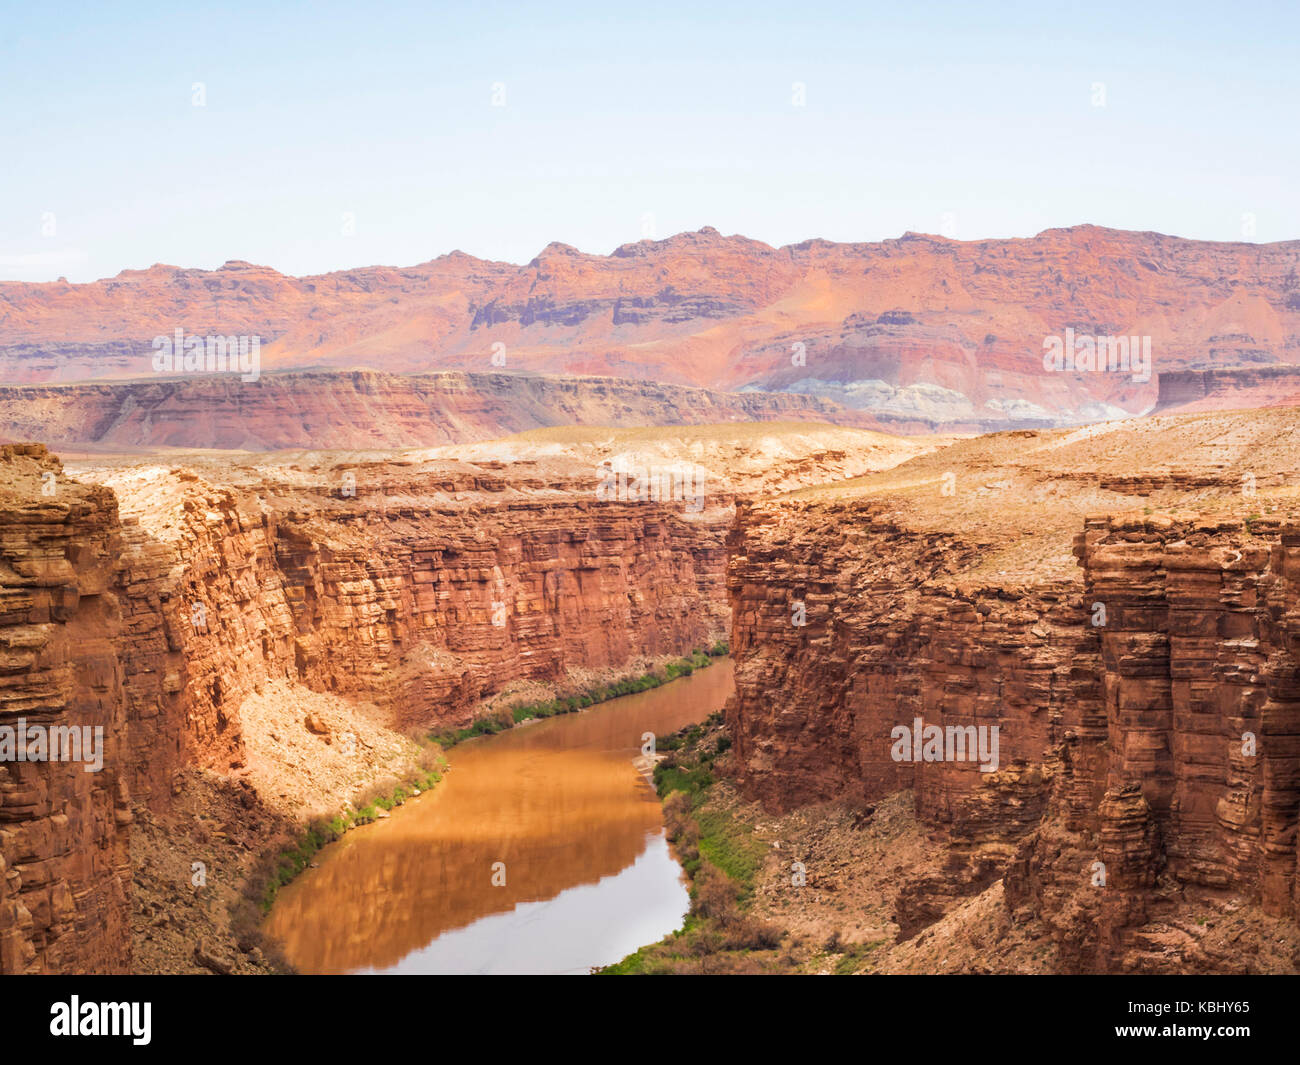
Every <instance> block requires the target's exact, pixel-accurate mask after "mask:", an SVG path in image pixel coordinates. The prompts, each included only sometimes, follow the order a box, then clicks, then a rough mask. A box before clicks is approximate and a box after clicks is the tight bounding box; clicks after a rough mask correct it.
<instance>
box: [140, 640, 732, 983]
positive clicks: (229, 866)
mask: <svg viewBox="0 0 1300 1065" xmlns="http://www.w3.org/2000/svg"><path fill="white" fill-rule="evenodd" d="M715 646H716V645H715ZM723 646H724V647H725V645H723ZM692 657H693V656H692ZM682 661H683V660H682V659H680V658H679V657H678V656H663V657H661V658H658V659H638V660H635V661H634V662H632V663H629V667H628V668H625V669H624V670H603V671H599V672H597V671H574V672H573V673H572V674H571V675H570V676H569V677H568V678H566V679H565V680H564V681H561V682H559V683H557V684H554V685H540V684H537V683H531V682H530V683H529V684H528V685H521V686H519V687H517V688H515V689H514V690H511V689H510V688H508V689H507V690H506V691H505V692H503V693H499V694H498V695H497V696H495V697H493V699H491V700H485V702H484V703H483V704H482V706H481V713H482V714H483V715H498V716H497V718H496V720H499V714H500V711H501V709H502V705H503V702H504V705H505V706H506V707H507V708H509V712H510V716H511V725H512V726H513V724H515V721H514V720H513V718H514V715H515V713H516V712H519V711H521V710H522V711H523V712H520V713H519V718H520V721H521V722H522V721H527V720H533V719H534V718H538V717H543V716H550V715H551V714H554V713H557V712H569V711H568V706H567V703H566V702H565V701H566V700H569V699H572V698H575V697H578V696H580V695H590V692H591V690H592V689H601V688H605V689H608V690H609V692H610V694H609V696H608V697H609V698H614V697H616V696H617V695H618V694H623V693H624V691H623V689H625V688H626V689H627V690H644V688H639V687H635V685H639V684H640V685H644V686H645V687H653V686H655V685H656V684H657V683H665V682H666V680H667V679H668V678H669V677H670V676H676V675H681V666H680V663H681V662H682ZM709 661H710V662H712V661H714V659H713V658H709ZM691 668H692V669H694V668H699V666H698V665H692V667H691ZM648 674H649V675H651V676H652V677H654V678H661V679H656V680H653V681H650V682H648V681H646V679H645V678H646V677H647V675H648ZM294 694H295V697H294V698H293V699H289V698H286V697H284V696H283V693H281V692H280V691H279V690H278V688H276V687H275V686H269V687H267V688H266V689H265V690H264V691H262V692H259V693H258V694H257V701H256V705H253V706H246V707H244V708H241V709H243V710H246V711H247V712H248V715H249V720H250V721H256V722H257V724H256V734H255V735H250V736H249V742H250V746H252V747H253V748H254V749H253V753H252V756H251V757H250V759H249V764H248V765H247V766H246V767H244V768H243V769H242V770H241V771H239V772H238V773H236V774H231V775H223V774H219V773H213V772H209V771H204V770H187V771H184V772H182V773H178V774H176V778H175V780H174V781H173V788H172V790H173V798H172V808H171V810H170V811H168V812H167V813H165V814H155V813H153V812H151V811H150V810H148V809H147V808H146V807H144V806H143V805H142V804H137V806H136V807H135V809H134V811H133V815H134V817H135V824H134V826H133V831H132V836H131V864H132V876H133V884H132V892H131V895H132V903H133V913H132V949H133V956H134V960H133V964H132V970H133V971H134V972H138V973H201V972H218V973H226V972H230V973H243V974H254V973H274V972H284V971H288V967H287V965H286V964H285V963H284V961H283V959H281V958H280V957H279V951H278V949H277V947H276V945H275V944H274V942H271V941H270V940H269V939H268V938H267V937H266V936H265V935H264V934H263V932H262V928H261V925H262V921H263V918H264V916H265V914H266V912H267V911H268V910H269V908H270V905H271V904H272V903H273V902H274V899H275V897H276V895H277V894H278V892H279V890H280V888H281V887H283V886H284V885H285V884H288V883H290V882H291V881H292V880H293V879H295V878H296V877H297V876H298V875H300V874H301V872H302V871H303V870H304V869H306V868H309V867H310V865H311V864H312V859H313V858H314V857H315V855H316V854H317V852H318V851H319V850H320V849H321V848H323V847H324V846H326V845H328V844H329V843H330V842H333V841H334V840H336V839H338V838H340V837H341V836H342V835H344V834H345V833H346V832H347V831H349V830H350V829H352V828H354V827H356V826H357V825H359V824H367V823H370V822H371V821H374V820H382V819H383V818H384V817H386V816H387V815H388V811H389V810H391V809H394V808H395V807H397V806H399V805H401V804H403V803H404V802H406V801H407V800H408V799H410V798H412V797H414V796H415V795H416V794H418V793H424V792H427V791H428V790H429V789H430V788H431V787H436V786H437V784H438V782H439V780H440V779H441V774H442V772H443V771H444V768H445V761H444V760H443V758H442V753H443V750H444V749H445V748H444V747H443V746H442V745H440V744H437V743H434V742H431V741H430V740H429V738H428V737H427V736H421V737H420V738H419V739H418V740H416V739H412V738H409V737H406V736H403V735H401V734H400V733H396V732H392V731H390V730H386V729H384V728H383V727H382V726H379V725H378V724H377V723H376V716H375V715H373V714H371V713H370V712H369V708H368V707H359V706H357V705H355V704H348V703H347V702H346V701H345V700H339V699H336V698H334V697H331V696H327V695H319V696H317V695H313V696H312V702H311V705H310V706H307V705H305V704H302V701H301V693H294ZM560 707H563V709H561V708H560ZM577 709H582V706H581V705H579V706H578V707H577ZM502 727H504V726H503V725H496V726H494V727H492V728H491V729H490V731H500V729H501V728H502ZM486 731H489V730H488V729H481V730H480V731H479V732H478V733H476V734H479V735H481V734H484V732H486ZM454 742H459V740H453V741H452V742H451V743H449V744H448V745H449V746H450V745H454Z"/></svg>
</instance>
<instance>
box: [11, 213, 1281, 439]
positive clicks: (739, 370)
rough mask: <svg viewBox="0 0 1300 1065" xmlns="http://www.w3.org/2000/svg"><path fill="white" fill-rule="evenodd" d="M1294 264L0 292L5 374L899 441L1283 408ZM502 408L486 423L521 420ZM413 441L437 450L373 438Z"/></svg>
mask: <svg viewBox="0 0 1300 1065" xmlns="http://www.w3.org/2000/svg"><path fill="white" fill-rule="evenodd" d="M1298 266H1300V245H1298V244H1296V243H1295V242H1291V243H1278V244H1259V245H1257V244H1217V243H1211V242H1205V241H1189V240H1181V239H1178V238H1175V237H1167V236H1162V235H1160V234H1155V233H1130V232H1123V231H1116V230H1108V229H1102V228H1098V227H1095V226H1079V227H1075V228H1072V229H1063V230H1049V231H1046V232H1044V233H1041V234H1039V235H1038V236H1036V237H1033V238H1031V239H1025V240H988V241H971V242H958V241H951V240H945V239H942V238H938V237H929V236H920V235H916V234H907V235H905V236H904V237H902V238H901V239H899V240H889V241H883V242H880V243H876V244H834V243H831V242H828V241H821V240H811V241H806V242H804V243H802V244H796V245H790V246H787V247H782V248H772V247H770V246H768V245H766V244H762V243H761V242H758V241H753V240H748V239H746V238H744V237H739V236H733V237H724V236H722V235H721V234H719V233H717V232H716V231H715V230H712V229H707V228H706V229H703V230H700V231H699V232H697V233H684V234H679V235H678V236H675V237H672V238H670V239H667V240H663V241H642V242H640V243H637V244H631V245H625V246H624V247H621V248H619V249H617V250H616V251H615V252H614V253H613V254H612V255H608V256H602V255H588V254H584V253H582V252H579V251H577V250H576V249H574V248H571V247H568V246H567V245H563V244H551V245H548V246H547V247H546V248H545V249H543V251H542V252H541V253H540V254H539V255H538V256H537V258H535V259H534V260H532V261H531V262H529V263H527V264H525V265H523V266H514V265H510V264H506V263H492V262H484V261H481V260H477V259H474V258H472V257H471V256H467V255H463V254H460V253H454V254H452V255H448V256H443V257H442V258H439V259H436V260H433V261H432V262H429V263H425V264H422V265H420V266H415V267H411V268H409V269H392V268H387V267H370V268H366V269H360V270H352V271H344V272H340V273H336V274H328V275H323V276H319V277H304V278H293V277H286V276H284V275H282V274H278V273H276V272H275V271H274V270H270V269H268V268H266V267H258V266H252V265H250V264H248V263H227V264H226V266H224V267H222V268H221V269H219V270H215V271H203V270H184V269H180V268H177V267H171V266H153V267H151V268H150V269H148V270H139V271H124V272H123V273H122V274H119V275H118V276H117V277H115V278H111V279H106V280H103V281H97V282H94V283H92V284H85V285H68V284H65V283H51V284H18V283H2V284H0V379H3V381H4V382H5V383H6V384H11V385H18V384H36V383H53V382H67V381H84V380H91V379H102V378H154V377H155V376H156V375H155V374H154V370H153V367H152V358H153V348H152V341H153V338H154V337H156V336H161V335H170V334H171V333H172V332H173V330H175V329H177V328H180V329H183V330H185V331H186V332H188V333H190V334H194V335H201V336H202V335H206V334H216V335H221V336H234V335H241V336H259V337H261V340H262V370H263V371H265V372H270V371H277V370H294V369H297V370H301V369H308V368H332V369H352V368H356V367H365V368H368V369H371V370H374V371H383V372H388V373H427V372H429V371H437V370H447V369H456V370H464V371H473V372H490V371H492V370H493V369H494V368H500V369H504V370H506V371H508V372H511V373H515V372H524V373H538V374H546V375H599V376H609V377H617V378H625V379H633V380H642V381H656V382H660V383H663V384H672V385H691V386H697V387H705V388H711V389H718V390H724V391H742V390H743V391H747V390H759V391H774V390H784V391H791V392H798V393H805V394H808V395H813V396H818V397H822V398H824V399H827V400H830V401H834V402H836V403H838V404H841V405H843V406H847V407H849V408H852V409H855V410H859V411H863V412H866V413H868V414H870V415H872V416H874V417H876V418H878V419H880V420H881V422H882V423H883V424H887V425H888V426H892V427H898V428H900V429H903V430H906V431H915V430H922V431H925V430H934V429H937V428H941V427H944V428H947V429H950V430H981V429H983V430H990V429H998V428H1005V427H1009V426H1027V425H1047V424H1060V423H1062V422H1069V423H1077V422H1084V421H1095V420H1098V419H1099V418H1103V417H1111V416H1117V415H1120V414H1123V413H1140V412H1142V411H1145V410H1148V409H1150V408H1151V407H1152V405H1153V404H1154V403H1155V402H1156V399H1157V389H1158V385H1157V379H1158V376H1159V375H1163V374H1168V373H1175V374H1177V373H1183V372H1186V371H1206V370H1213V371H1215V372H1216V373H1217V374H1218V375H1220V377H1219V378H1218V379H1216V388H1217V391H1216V392H1215V393H1214V395H1215V396H1219V397H1220V398H1217V399H1211V400H1210V402H1211V403H1212V404H1214V405H1215V406H1218V407H1226V406H1243V405H1245V406H1251V405H1263V404H1270V403H1278V402H1285V401H1286V397H1279V396H1278V395H1277V394H1276V393H1275V390H1274V389H1273V388H1272V387H1271V386H1270V385H1269V384H1268V383H1267V382H1264V381H1261V380H1260V379H1259V378H1258V376H1257V375H1258V373H1259V371H1260V370H1261V369H1267V368H1268V367H1270V366H1275V365H1282V366H1296V365H1297V364H1300V280H1298V278H1300V273H1298V271H1297V267H1298ZM1067 329H1072V330H1074V331H1075V332H1076V333H1078V334H1080V335H1088V336H1096V337H1103V336H1146V337H1150V339H1151V352H1152V369H1153V372H1154V374H1155V375H1157V376H1156V377H1153V378H1152V379H1150V380H1147V381H1141V380H1137V381H1135V380H1134V379H1133V377H1132V376H1131V375H1130V374H1127V373H1113V372H1106V373H1097V372H1078V373H1074V372H1047V371H1045V370H1044V366H1043V353H1044V347H1043V344H1044V340H1045V338H1048V337H1052V336H1060V335H1062V334H1064V332H1065V331H1066V330H1067ZM494 360H495V361H494ZM256 387H257V384H256V383H254V384H252V385H250V386H249V390H251V389H253V388H256ZM476 387H477V386H476ZM249 390H244V391H245V392H247V393H248V394H251V392H250V391H249ZM1178 391H1179V390H1177V389H1175V390H1174V392H1171V393H1169V394H1170V395H1171V396H1172V395H1174V394H1175V393H1177V392H1178ZM491 393H492V390H491V389H490V388H489V389H486V398H487V399H490V398H491ZM1291 394H1292V395H1293V394H1294V391H1292V393H1291ZM200 398H202V397H201V395H200ZM182 402H186V401H185V400H182ZM406 405H409V401H404V402H403V401H399V402H398V408H399V409H405V406H406ZM511 417H512V418H514V419H515V420H514V421H513V422H501V423H499V426H498V429H497V430H496V433H493V434H490V435H498V434H499V433H500V432H505V431H511V430H513V429H519V428H525V427H527V425H528V424H530V423H527V422H521V421H520V420H519V419H520V418H521V417H523V414H522V413H521V411H520V410H516V411H514V412H513V414H512V415H511ZM564 420H566V419H557V421H564ZM568 420H573V419H568ZM639 420H640V421H641V422H642V423H644V422H646V421H649V420H652V419H650V418H644V417H643V418H641V419H639ZM714 420H716V419H714ZM531 424H539V423H531ZM541 424H545V422H544V421H543V422H542V423H541ZM258 431H259V430H249V431H247V432H246V434H245V435H246V436H247V437H249V439H251V438H252V437H253V436H255V435H256V433H257V432H258ZM10 435H11V436H12V435H16V434H12V433H11V434H10ZM152 442H154V443H158V442H161V441H158V440H154V441H152ZM294 442H295V443H296V441H294ZM412 442H419V443H431V442H434V441H433V440H431V439H429V438H427V437H424V438H420V439H419V440H418V441H412V440H408V439H401V440H398V439H394V440H389V441H387V443H388V444H389V445H395V444H402V443H412ZM189 443H192V444H193V445H195V446H240V447H244V446H256V445H254V444H251V443H250V442H249V440H247V439H246V440H244V441H243V442H238V443H236V444H234V445H224V444H220V443H217V442H216V441H215V440H213V441H207V442H203V441H189ZM265 446H285V442H282V443H281V444H280V445H276V444H268V445H265ZM335 446H352V445H351V444H350V443H347V442H340V443H338V444H336V445H335Z"/></svg>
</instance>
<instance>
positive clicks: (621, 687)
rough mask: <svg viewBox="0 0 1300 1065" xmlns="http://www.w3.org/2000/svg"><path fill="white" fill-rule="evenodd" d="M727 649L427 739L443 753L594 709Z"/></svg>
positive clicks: (721, 644) (699, 652)
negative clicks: (473, 741)
mask: <svg viewBox="0 0 1300 1065" xmlns="http://www.w3.org/2000/svg"><path fill="white" fill-rule="evenodd" d="M728 650H729V648H728V646H727V641H726V640H719V641H718V642H717V643H715V644H714V645H713V646H712V647H708V648H704V647H697V648H696V649H695V650H694V651H692V652H691V653H690V655H688V656H686V657H684V658H680V659H678V660H677V661H676V662H669V663H668V664H667V665H666V666H664V667H663V669H662V670H651V671H650V672H649V673H643V674H642V675H641V676H639V677H625V678H623V679H622V680H619V681H615V682H614V683H612V684H602V685H599V686H597V687H595V688H588V689H587V690H586V691H584V692H582V693H580V694H578V695H570V696H567V697H565V698H562V699H552V700H550V701H548V702H543V703H521V704H518V705H515V706H510V707H506V708H505V709H504V710H499V711H497V712H496V713H495V714H489V715H488V716H487V717H481V718H479V719H478V720H477V721H475V722H474V724H472V725H470V726H469V727H468V728H462V729H444V730H443V731H441V732H431V733H430V734H429V739H430V740H432V741H433V742H434V743H436V744H438V745H439V746H440V747H442V748H443V749H444V750H445V749H447V748H448V747H454V746H455V745H456V744H458V743H461V742H463V741H465V740H469V739H473V738H474V737H475V736H492V735H495V734H496V733H498V732H504V731H505V730H506V729H510V728H514V727H515V726H516V725H518V724H522V723H523V722H525V721H532V720H535V719H539V718H545V717H554V716H556V715H557V714H574V713H577V712H578V711H579V710H585V709H586V708H587V707H589V706H595V705H596V704H597V703H604V702H608V701H609V700H610V699H617V698H619V697H620V696H623V695H634V694H636V693H637V692H644V691H649V690H650V689H651V688H658V687H659V686H660V685H662V684H667V683H668V682H669V681H673V680H676V679H677V678H678V677H689V676H690V675H691V674H692V673H694V672H695V671H696V670H697V669H703V668H705V667H706V666H710V665H712V664H713V660H714V659H715V658H722V657H723V656H724V655H726V654H727V652H728Z"/></svg>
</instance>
